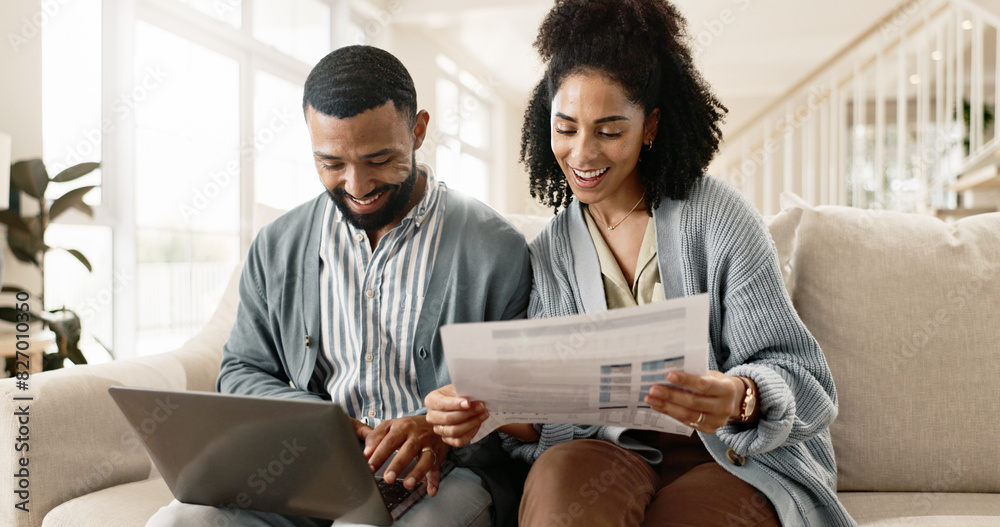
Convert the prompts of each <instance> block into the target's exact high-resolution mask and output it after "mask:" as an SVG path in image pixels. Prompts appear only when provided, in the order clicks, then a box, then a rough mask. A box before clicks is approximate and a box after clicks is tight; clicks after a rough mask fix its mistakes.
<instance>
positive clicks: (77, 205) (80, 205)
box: [73, 201, 94, 218]
mask: <svg viewBox="0 0 1000 527" xmlns="http://www.w3.org/2000/svg"><path fill="white" fill-rule="evenodd" d="M73 208H74V209H76V210H78V211H80V212H82V213H84V214H86V215H87V216H90V217H91V218H93V217H94V209H92V208H91V207H90V205H87V204H86V203H84V202H82V201H81V202H79V203H74V204H73Z"/></svg>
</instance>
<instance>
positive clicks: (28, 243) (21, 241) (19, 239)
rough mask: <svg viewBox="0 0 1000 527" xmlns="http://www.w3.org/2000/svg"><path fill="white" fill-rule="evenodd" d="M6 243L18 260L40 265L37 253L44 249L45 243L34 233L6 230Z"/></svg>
mask: <svg viewBox="0 0 1000 527" xmlns="http://www.w3.org/2000/svg"><path fill="white" fill-rule="evenodd" d="M7 245H8V246H9V247H10V252H11V253H13V254H14V256H15V257H16V258H17V259H18V260H21V261H22V262H26V263H32V264H35V265H36V266H38V267H41V262H40V261H39V258H38V254H39V253H40V252H42V251H44V250H45V244H44V243H42V242H41V240H40V239H39V238H38V237H37V236H35V235H34V234H32V233H30V232H28V231H21V230H13V231H8V232H7Z"/></svg>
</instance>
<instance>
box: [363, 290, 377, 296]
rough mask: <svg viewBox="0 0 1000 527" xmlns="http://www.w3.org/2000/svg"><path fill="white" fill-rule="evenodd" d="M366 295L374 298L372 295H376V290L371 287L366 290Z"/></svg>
mask: <svg viewBox="0 0 1000 527" xmlns="http://www.w3.org/2000/svg"><path fill="white" fill-rule="evenodd" d="M365 296H367V297H368V298H372V297H374V296H375V291H372V290H371V289H369V290H367V291H365Z"/></svg>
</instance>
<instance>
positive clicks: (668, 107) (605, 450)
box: [426, 0, 854, 526]
mask: <svg viewBox="0 0 1000 527" xmlns="http://www.w3.org/2000/svg"><path fill="white" fill-rule="evenodd" d="M685 38H686V37H685V33H684V20H683V18H682V17H681V15H680V14H679V13H678V12H677V10H676V8H674V7H673V6H672V5H670V4H668V3H666V2H664V1H663V0H561V1H559V2H557V4H556V6H555V7H554V8H553V10H552V11H551V12H550V13H549V14H548V16H547V18H546V19H545V21H544V22H543V24H542V26H541V28H540V32H539V35H538V40H537V41H536V42H535V46H536V47H537V48H538V50H539V52H540V54H541V57H542V59H543V60H544V61H545V63H546V65H547V70H546V73H545V77H544V79H543V80H542V82H541V83H540V84H539V85H538V87H537V88H536V89H535V91H534V94H533V96H532V99H531V102H530V104H529V108H528V111H527V114H526V122H525V125H524V128H523V135H522V145H521V159H522V161H523V162H524V163H525V164H526V165H527V167H528V169H529V173H530V176H531V193H532V196H534V197H537V198H539V199H540V200H541V201H542V202H543V203H545V204H547V205H550V206H553V207H555V208H557V210H558V209H562V210H561V212H559V213H558V215H557V216H556V217H555V218H554V219H553V220H552V221H551V222H550V223H549V225H548V226H547V227H546V229H545V230H544V231H543V232H542V233H541V234H540V235H539V236H538V237H537V238H536V239H535V240H534V241H533V242H532V243H531V257H532V266H533V268H534V284H533V290H532V296H531V304H530V307H529V316H531V317H551V316H561V315H570V314H576V313H584V312H592V311H601V310H604V309H606V308H608V309H613V308H617V307H626V306H629V305H638V304H644V303H648V302H653V301H659V300H663V299H664V298H674V297H679V296H686V295H695V294H700V293H708V294H709V295H710V299H711V312H710V327H709V334H710V338H711V353H710V354H709V367H710V369H711V370H712V371H711V372H710V373H709V374H708V375H705V376H695V375H691V374H686V373H683V372H672V373H671V374H670V376H669V377H668V379H667V380H668V381H669V382H670V383H672V384H674V385H676V386H677V387H676V388H675V387H670V386H666V385H660V386H655V387H653V388H652V389H651V390H650V392H649V394H648V396H647V397H646V398H645V402H646V403H647V404H649V405H650V407H652V408H654V409H655V410H657V411H659V412H662V413H664V414H666V415H668V416H670V417H673V418H675V419H677V420H679V421H681V422H683V423H690V426H691V427H692V428H694V429H695V430H696V431H697V434H695V435H693V436H692V437H690V438H688V437H684V436H678V435H671V434H660V433H653V432H648V431H635V430H624V429H621V428H616V427H597V426H570V425H544V426H541V425H528V424H525V425H511V426H508V427H505V428H502V429H501V431H502V432H504V433H505V434H507V436H506V437H505V447H507V449H508V450H509V451H510V452H511V454H512V455H513V456H514V457H517V458H523V459H525V460H527V461H529V462H532V463H533V465H532V468H531V471H530V473H529V475H528V480H527V482H526V484H525V492H524V497H523V499H522V502H521V509H520V520H521V525H526V526H534V525H543V524H544V525H550V524H555V525H698V526H709V525H727V526H728V525H780V524H784V525H823V526H827V525H853V524H854V521H853V520H852V519H851V518H850V516H849V515H848V513H847V511H846V510H845V509H844V508H843V506H842V505H841V504H840V503H839V502H838V501H837V497H836V492H835V488H836V481H835V480H836V467H835V464H834V459H833V448H832V445H831V443H830V433H829V426H830V423H831V422H832V421H833V419H834V417H835V416H836V412H837V405H836V392H835V389H834V385H833V379H832V378H831V375H830V370H829V368H828V367H827V364H826V361H825V359H824V357H823V355H822V352H821V351H820V349H819V346H818V345H817V343H816V341H815V340H814V339H813V338H812V336H811V335H810V334H809V332H808V330H807V329H806V328H805V327H804V326H803V324H802V322H801V321H800V320H799V318H798V316H797V315H796V314H795V311H794V308H793V307H792V305H791V301H790V300H789V298H788V295H787V293H786V292H785V289H784V286H783V283H782V280H781V274H780V271H779V268H778V264H777V257H776V254H775V251H774V247H773V244H772V243H771V240H770V237H769V235H768V234H767V230H766V228H765V226H764V224H763V221H762V220H761V218H760V215H759V214H758V213H757V212H756V210H755V209H754V208H753V207H752V205H751V204H750V203H749V202H748V201H747V200H746V199H744V198H743V197H742V195H740V194H739V193H738V192H737V191H736V190H735V189H733V188H732V187H730V186H728V185H727V184H725V183H723V182H721V181H719V180H716V179H714V178H712V177H710V176H705V175H703V174H704V170H705V168H706V167H707V165H708V163H709V162H710V160H711V159H712V156H713V155H714V154H715V153H716V151H717V149H718V144H719V141H720V139H721V132H720V130H719V127H718V124H719V122H720V121H721V120H722V118H723V116H724V114H725V112H726V109H725V108H724V107H723V106H722V105H721V104H720V103H719V101H718V100H717V99H716V98H715V97H714V95H712V93H711V91H710V89H709V88H708V86H707V85H706V83H705V82H704V81H703V79H702V78H701V76H700V75H699V73H698V72H697V71H696V70H695V69H694V66H693V62H692V59H691V55H690V51H689V49H688V48H687V47H686V45H685V44H684V41H685V40H684V39H685ZM426 403H427V407H428V421H430V422H431V423H433V424H435V425H436V426H435V432H437V433H438V434H440V435H441V436H443V437H444V438H445V441H446V442H448V443H449V444H452V445H456V446H458V445H463V444H465V443H467V442H468V441H469V440H470V438H471V437H472V436H473V435H474V434H475V432H476V430H478V427H479V423H481V422H482V420H483V419H485V416H486V410H485V407H484V406H483V404H482V403H477V402H470V401H468V400H466V399H464V398H460V397H456V396H455V392H454V390H453V389H452V388H451V387H450V386H447V387H444V388H442V389H440V390H438V391H437V392H434V393H432V394H431V395H429V396H428V397H427V399H426Z"/></svg>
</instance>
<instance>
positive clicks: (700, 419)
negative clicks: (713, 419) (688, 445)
mask: <svg viewBox="0 0 1000 527" xmlns="http://www.w3.org/2000/svg"><path fill="white" fill-rule="evenodd" d="M704 422H705V412H702V413H701V414H699V415H698V420H697V421H695V422H693V423H689V426H690V427H691V428H698V427H699V426H701V424H702V423H704Z"/></svg>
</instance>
